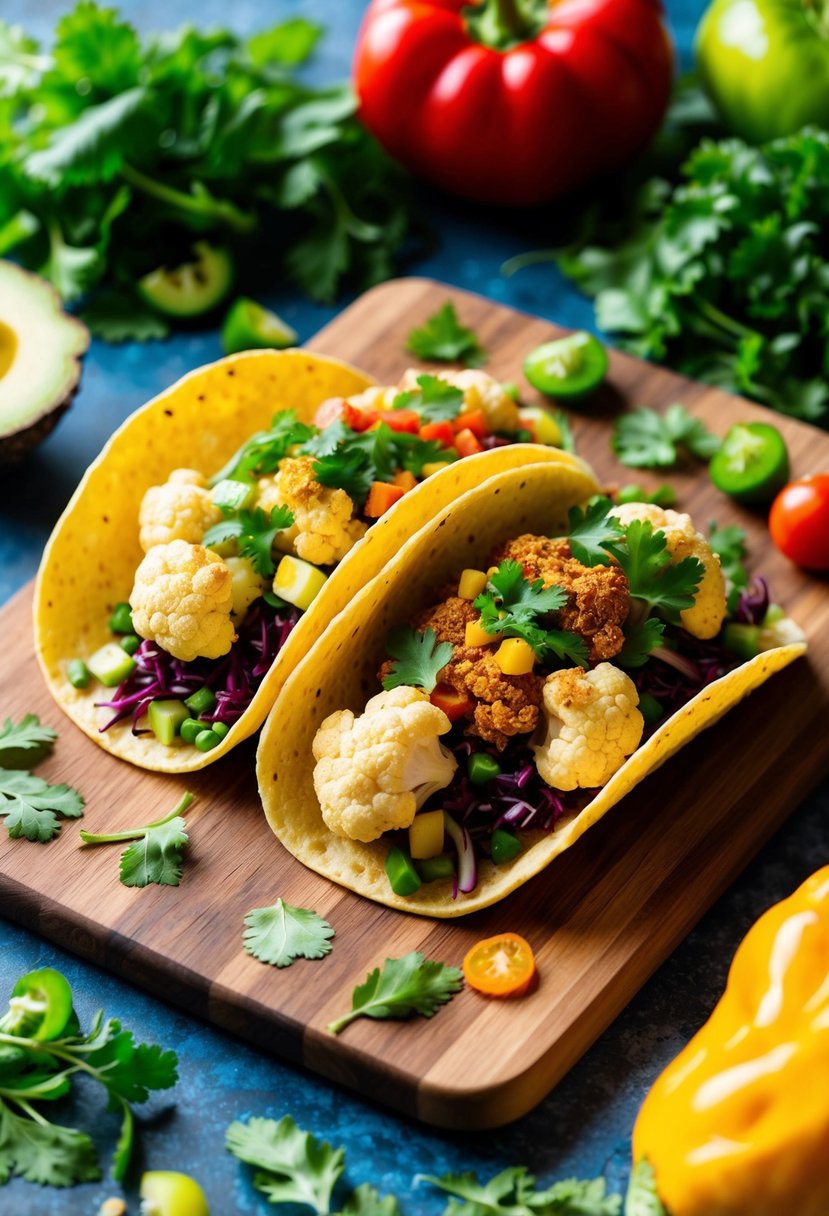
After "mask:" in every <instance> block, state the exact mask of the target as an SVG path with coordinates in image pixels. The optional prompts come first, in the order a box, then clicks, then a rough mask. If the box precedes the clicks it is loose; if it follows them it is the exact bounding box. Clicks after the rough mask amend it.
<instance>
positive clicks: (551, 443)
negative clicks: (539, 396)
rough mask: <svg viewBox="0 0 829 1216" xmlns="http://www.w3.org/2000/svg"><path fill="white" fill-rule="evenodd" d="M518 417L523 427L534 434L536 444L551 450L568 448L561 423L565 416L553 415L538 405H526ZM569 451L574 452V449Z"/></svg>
mask: <svg viewBox="0 0 829 1216" xmlns="http://www.w3.org/2000/svg"><path fill="white" fill-rule="evenodd" d="M518 417H519V418H520V420H521V425H522V426H525V427H527V428H528V430H530V431H531V432H532V436H533V439H534V440H535V442H536V443H543V444H546V445H547V447H551V448H564V447H566V439H565V430H564V427H563V426H562V423H561V419H562V418H563V417H564V415H563V414H560V413H559V414H552V413H551V412H550V411H549V410H545V409H542V408H541V406H538V405H525V406H522V407H521V409H520V410H519V414H518ZM568 450H570V451H572V447H571V448H569V449H568Z"/></svg>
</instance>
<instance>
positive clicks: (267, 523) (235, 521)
mask: <svg viewBox="0 0 829 1216" xmlns="http://www.w3.org/2000/svg"><path fill="white" fill-rule="evenodd" d="M293 522H294V516H293V512H292V511H290V510H289V509H288V507H284V506H283V507H273V508H272V510H271V511H270V512H267V511H263V510H262V508H261V507H254V508H253V510H242V511H238V512H234V513H233V514H232V515H231V517H230V518H229V519H224V520H222V522H221V523H218V524H214V525H213V527H212V528H208V529H207V531H206V532H205V534H204V536H203V538H202V544H203V545H205V546H206V547H207V548H210V547H211V546H213V545H222V544H224V543H225V541H228V540H236V541H237V543H238V546H239V552H240V553H241V555H242V557H249V558H250V559H251V561H252V562H253V564H254V567H255V568H256V572H257V573H258V574H261V575H262V577H263V578H270V576H271V575H272V574H273V573H274V571H275V569H276V566H275V564H274V560H273V545H274V541H275V540H276V537H277V534H278V533H279V532H284V531H285V529H286V528H290V526H291V524H292V523H293Z"/></svg>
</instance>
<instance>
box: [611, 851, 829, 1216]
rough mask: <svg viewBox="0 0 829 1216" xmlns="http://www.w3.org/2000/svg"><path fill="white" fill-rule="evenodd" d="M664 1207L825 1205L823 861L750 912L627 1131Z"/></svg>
mask: <svg viewBox="0 0 829 1216" xmlns="http://www.w3.org/2000/svg"><path fill="white" fill-rule="evenodd" d="M633 1159H634V1161H635V1162H638V1163H641V1162H644V1161H647V1162H648V1163H649V1164H650V1167H651V1169H652V1170H653V1176H654V1180H655V1185H656V1191H657V1193H658V1195H659V1198H660V1200H661V1201H662V1203H663V1204H664V1206H665V1208H666V1209H667V1211H668V1212H669V1213H670V1216H781V1214H782V1213H785V1214H786V1216H826V1213H828V1212H829V866H826V867H824V868H823V869H822V870H818V872H817V873H816V874H813V875H812V877H811V878H809V879H808V880H807V881H806V882H805V883H803V885H802V886H801V887H799V888H798V890H797V891H795V893H794V894H793V895H791V896H790V897H789V898H788V899H785V900H783V902H782V903H779V904H776V905H775V906H774V907H773V908H771V909H769V911H768V912H766V914H765V915H764V916H762V917H761V918H760V920H759V921H758V922H757V924H756V925H754V927H753V928H752V929H751V930H750V932H749V933H748V935H747V936H746V938H745V939H744V941H743V942H742V943H741V945H740V947H739V949H738V950H737V953H736V955H735V956H734V961H733V963H732V965H731V970H730V973H729V976H728V984H727V987H726V990H725V992H724V994H723V996H722V998H721V999H720V1001H719V1004H718V1005H717V1007H716V1008H715V1010H714V1012H713V1013H712V1015H711V1017H710V1018H709V1020H708V1022H707V1023H706V1024H705V1025H704V1026H703V1027H702V1029H701V1030H700V1031H699V1033H698V1034H697V1035H696V1036H695V1037H694V1038H693V1039H692V1040H691V1042H690V1043H689V1044H688V1046H687V1047H686V1048H685V1050H684V1051H682V1052H681V1053H680V1054H679V1056H677V1058H676V1059H675V1060H674V1061H673V1063H672V1064H669V1065H668V1067H667V1068H666V1069H665V1071H664V1072H663V1073H662V1075H661V1076H660V1077H659V1078H658V1080H657V1081H656V1084H655V1085H654V1086H653V1088H652V1089H651V1091H650V1093H649V1094H648V1096H647V1098H646V1099H645V1102H644V1105H643V1106H642V1109H641V1111H640V1112H639V1117H638V1119H637V1121H636V1126H635V1128H634V1132H633Z"/></svg>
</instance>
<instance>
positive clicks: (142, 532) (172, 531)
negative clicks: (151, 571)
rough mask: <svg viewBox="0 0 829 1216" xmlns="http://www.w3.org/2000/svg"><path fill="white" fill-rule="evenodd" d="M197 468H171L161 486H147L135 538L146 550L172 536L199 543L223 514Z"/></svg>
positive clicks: (165, 543)
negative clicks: (136, 537)
mask: <svg viewBox="0 0 829 1216" xmlns="http://www.w3.org/2000/svg"><path fill="white" fill-rule="evenodd" d="M205 487H206V482H205V479H204V477H203V475H202V474H201V473H200V472H199V471H198V470H197V469H173V471H172V473H171V474H170V476H169V477H168V478H167V481H166V482H165V483H164V485H163V486H150V488H149V490H147V492H146V494H145V495H144V497H143V498H142V500H141V506H140V507H139V509H138V527H139V533H138V540H139V543H140V545H141V548H142V549H143V550H144V552H145V553H148V552H149V551H150V549H152V548H153V546H155V545H168V544H169V543H170V541H172V540H186V541H188V542H189V543H190V544H191V545H196V544H198V543H199V541H200V540H201V538H202V537H203V536H204V534H205V532H206V531H207V529H208V528H212V527H213V525H214V524H217V523H218V522H219V520H220V519H221V518H222V513H221V511H220V510H219V508H218V507H217V506H216V505H215V504H214V502H213V499H212V498H211V497H210V491H209V490H207V489H206V488H205Z"/></svg>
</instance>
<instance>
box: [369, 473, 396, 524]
mask: <svg viewBox="0 0 829 1216" xmlns="http://www.w3.org/2000/svg"><path fill="white" fill-rule="evenodd" d="M405 493H406V491H405V490H404V488H403V487H402V486H395V485H392V484H391V483H390V482H388V481H373V482H372V483H371V489H370V490H369V492H368V498H367V499H366V505H365V506H364V507H363V515H365V517H366V519H379V518H380V516H381V515H385V514H386V512H387V511H388V509H389V507H393V506H394V504H395V503H396V502H399V501H400V499H401V498H402V497H403V495H404V494H405Z"/></svg>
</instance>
